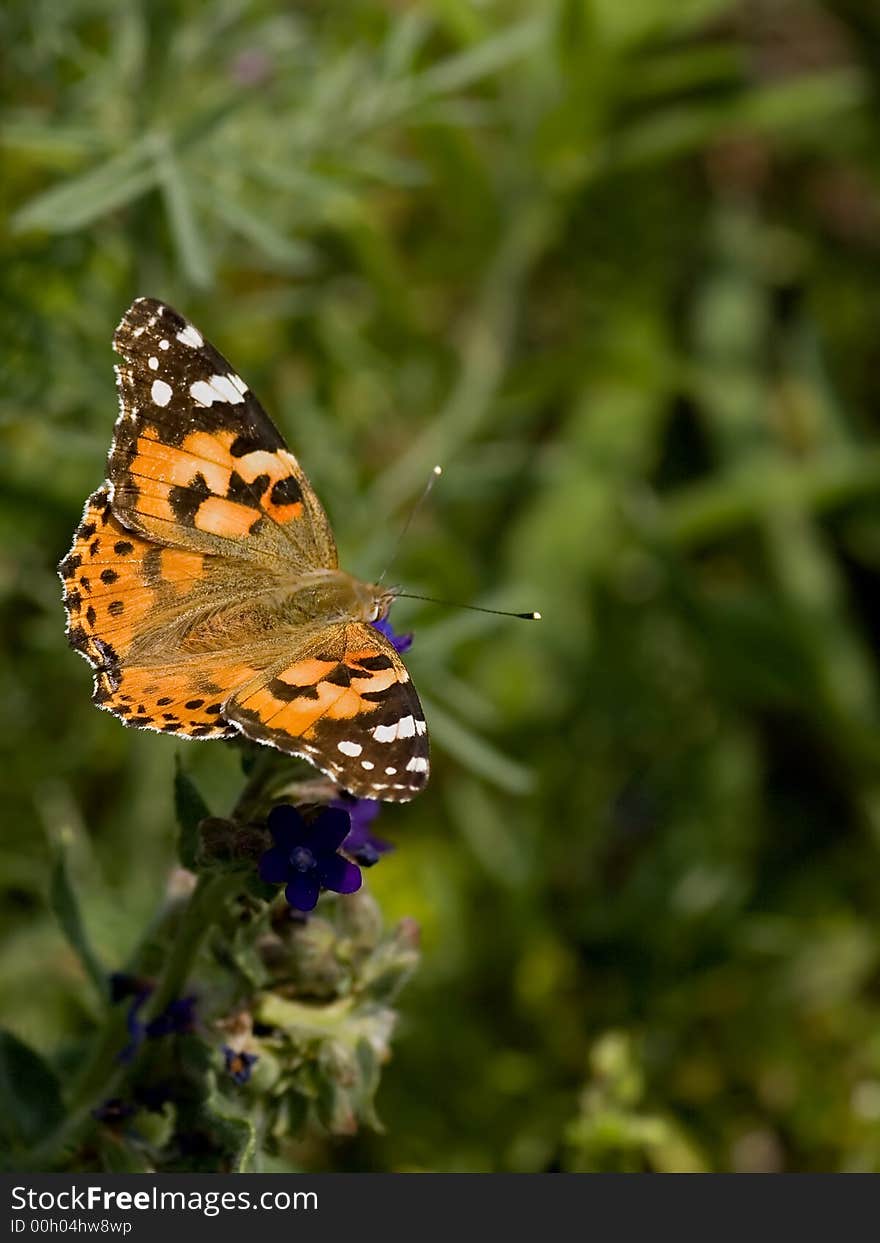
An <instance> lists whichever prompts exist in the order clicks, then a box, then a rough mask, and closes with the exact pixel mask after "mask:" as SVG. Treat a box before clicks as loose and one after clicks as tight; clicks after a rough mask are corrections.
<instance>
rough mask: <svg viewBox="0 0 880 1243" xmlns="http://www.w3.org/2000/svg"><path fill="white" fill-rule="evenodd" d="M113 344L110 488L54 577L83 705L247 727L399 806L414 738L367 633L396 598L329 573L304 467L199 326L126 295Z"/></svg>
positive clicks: (234, 731)
mask: <svg viewBox="0 0 880 1243" xmlns="http://www.w3.org/2000/svg"><path fill="white" fill-rule="evenodd" d="M113 345H114V349H115V350H116V351H117V353H118V354H120V355H121V356H122V359H123V363H122V364H121V365H120V366H117V368H116V376H117V387H118V390H119V402H120V414H119V418H118V420H117V422H116V428H115V433H114V437H113V443H112V446H111V448H110V454H109V458H108V467H107V476H108V477H107V480H106V482H105V483H104V484H102V486H101V487H100V488H98V490H97V491H96V492H94V493H93V494H92V495H91V496H90V497H89V499H88V500H87V501H86V505H85V511H84V513H83V517H82V522H81V523H80V525H79V527H78V528H77V531H76V533H75V536H74V540H73V546H72V547H71V550H70V552H69V553H68V554H67V556H66V557H64V559H63V560H62V561H61V564H60V565H59V567H58V568H59V574H60V575H61V579H62V581H63V583H64V604H65V608H66V611H67V619H68V624H67V633H68V637H69V641H70V644H71V646H72V647H73V648H74V649H75V650H76V651H78V652H79V653H81V655H83V656H84V657H85V658H86V659H87V660H88V661H89V663H90V664H91V665H92V668H93V669H94V673H95V687H94V695H93V699H94V702H95V703H96V704H98V705H99V706H100V707H101V708H104V709H106V710H107V711H109V712H112V713H113V714H114V715H115V716H117V717H119V719H120V720H122V721H123V722H124V723H125V724H126V725H131V726H135V727H138V728H142V729H152V730H157V731H159V732H161V733H165V734H170V735H172V736H174V737H177V738H232V737H236V736H238V735H242V734H243V735H245V736H246V737H247V738H251V739H253V740H255V741H256V742H260V743H266V744H268V745H270V746H274V747H277V748H279V749H280V750H282V751H286V752H289V753H290V754H291V755H297V756H301V757H303V758H305V759H307V760H309V761H310V762H311V763H312V764H314V765H315V766H316V767H317V768H319V769H320V770H321V771H322V772H324V773H326V774H327V775H328V776H330V777H331V778H332V779H333V780H334V781H335V782H336V783H337V784H338V785H339V786H340V788H341V789H343V790H347V791H348V792H349V793H351V794H353V795H355V796H356V797H358V798H370V799H386V800H392V801H404V800H407V799H411V798H412V797H413V796H414V795H416V794H418V793H419V792H420V791H421V790H422V789H423V788H424V786H425V784H426V782H427V780H428V737H427V727H426V724H425V718H424V714H423V712H422V709H421V706H420V704H419V699H418V696H417V694H416V691H415V688H414V687H413V685H412V682H411V681H410V677H409V674H408V672H407V670H406V667H405V665H404V663H403V661H402V660H401V658H400V655H399V654H398V652H397V651H396V650H395V648H394V646H393V645H392V643H391V642H390V641H389V639H388V638H387V637H386V635H385V634H384V633H382V631H380V630H379V629H377V628H376V625H374V624H373V623H380V624H381V623H382V621H383V619H384V618H385V616H386V615H387V612H388V609H389V607H390V605H391V603H392V601H393V599H394V593H393V592H392V591H389V590H387V589H384V588H382V587H381V586H379V585H377V584H373V583H367V582H362V581H361V580H360V579H357V578H354V577H352V576H351V575H350V574H347V573H345V571H343V570H340V569H339V566H338V560H337V553H336V544H335V541H334V538H333V532H332V531H331V529H330V524H329V522H328V520H327V516H326V514H325V512H324V510H323V508H322V506H321V503H320V501H319V500H318V498H317V496H316V495H315V493H314V491H313V490H312V487H311V485H310V483H309V481H308V479H307V478H306V475H305V472H304V471H303V469H302V467H301V466H300V465H299V463H298V461H297V460H296V458H295V457H294V456H293V454H292V453H291V452H290V450H289V449H288V448H287V446H286V445H285V443H284V441H283V439H282V438H281V436H280V435H279V433H278V431H277V430H276V428H275V426H274V424H273V423H272V421H271V419H270V418H269V416H268V415H267V414H266V412H265V411H264V410H263V408H262V406H261V405H260V403H259V402H258V401H257V399H256V397H255V396H254V395H253V393H252V392H251V391H250V389H249V388H248V386H247V385H246V384H245V382H244V381H243V380H242V379H241V378H240V377H239V376H238V375H237V374H236V372H235V371H233V369H232V368H231V367H230V365H229V363H228V362H227V361H226V359H225V358H223V357H222V355H221V354H220V353H219V352H218V351H217V350H216V349H215V348H214V347H213V346H212V345H211V344H210V343H209V342H208V341H206V340H205V338H204V337H203V336H202V334H201V333H200V332H199V331H198V329H197V328H195V327H194V326H193V325H192V324H191V323H189V322H188V321H187V320H186V319H184V317H183V316H182V315H180V314H178V312H177V311H175V310H173V309H172V308H171V307H170V306H167V305H165V304H164V303H162V302H158V301H156V300H155V299H153V298H138V299H137V300H136V301H135V302H133V303H132V305H131V306H130V307H129V309H128V311H127V312H126V314H125V316H124V317H123V319H122V322H121V323H120V325H119V327H118V329H117V330H116V335H115V337H114V339H113Z"/></svg>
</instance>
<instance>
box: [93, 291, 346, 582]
mask: <svg viewBox="0 0 880 1243" xmlns="http://www.w3.org/2000/svg"><path fill="white" fill-rule="evenodd" d="M114 348H115V349H116V350H117V352H118V353H119V354H121V355H122V357H123V359H124V361H123V363H122V364H120V365H119V366H118V367H117V368H116V374H117V386H118V389H119V403H120V415H119V419H118V421H117V424H116V433H115V438H114V441H113V446H112V448H111V451H110V457H109V476H110V482H111V484H112V486H113V493H112V504H113V511H114V513H115V514H116V516H117V517H118V518H119V519H120V520H121V521H122V522H124V523H125V525H126V526H127V527H129V528H131V529H132V530H134V531H138V532H139V533H140V534H142V535H144V536H146V537H147V538H149V539H152V540H156V541H159V542H161V543H167V544H176V545H179V546H182V547H185V548H192V549H195V550H197V551H204V552H213V553H222V552H226V551H228V550H229V548H230V545H232V544H234V545H235V546H236V552H237V555H238V556H241V557H244V558H249V559H253V560H258V561H263V562H265V563H267V564H273V563H274V564H277V562H278V561H279V560H282V559H283V560H287V561H292V562H293V563H295V564H299V565H300V566H304V567H309V566H322V567H333V566H335V565H336V564H337V559H336V546H335V543H334V540H333V535H332V532H331V530H330V525H329V523H328V521H327V517H326V515H325V513H324V510H323V508H322V507H321V504H320V502H319V501H318V499H317V497H316V496H315V493H314V492H313V490H312V488H311V485H310V484H309V481H308V479H307V478H306V475H305V472H304V471H303V470H302V468H301V467H300V465H299V463H298V462H297V460H296V458H295V457H294V456H293V454H292V453H291V452H290V451H289V450H288V449H287V447H286V446H285V444H284V441H283V440H282V438H281V436H280V435H279V433H278V431H277V430H276V428H275V426H274V424H273V423H272V420H271V419H270V418H269V416H268V415H267V414H266V412H265V410H263V408H262V406H261V405H260V403H259V402H258V401H257V399H256V397H255V396H254V395H253V393H252V392H251V391H250V389H249V388H248V386H247V385H246V384H245V382H244V381H243V380H242V379H241V378H240V377H239V376H238V374H237V373H236V372H235V371H234V370H233V369H232V368H231V367H230V365H229V363H228V362H227V361H226V359H225V358H224V357H223V356H222V354H220V353H219V352H218V351H217V350H216V349H214V347H213V346H212V345H211V344H210V343H209V342H207V341H206V340H205V339H204V338H203V337H202V335H201V333H200V332H199V331H198V329H197V328H195V327H194V326H193V325H192V324H190V323H188V322H187V320H185V319H184V318H183V316H182V315H179V314H178V313H177V312H176V311H174V310H173V309H172V308H171V307H169V306H166V305H165V304H164V303H162V302H157V301H156V300H155V299H153V298H139V299H138V300H137V301H136V302H134V303H133V304H132V306H131V307H130V308H129V310H128V312H127V313H126V315H125V317H124V318H123V320H122V322H121V323H120V325H119V327H118V329H117V331H116V336H115V338H114Z"/></svg>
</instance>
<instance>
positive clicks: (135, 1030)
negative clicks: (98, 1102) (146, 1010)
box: [110, 971, 153, 1063]
mask: <svg viewBox="0 0 880 1243" xmlns="http://www.w3.org/2000/svg"><path fill="white" fill-rule="evenodd" d="M152 991H153V985H152V984H151V983H150V981H149V980H142V979H139V978H138V977H137V976H134V975H126V974H125V973H124V972H122V971H114V972H113V974H112V975H111V976H110V1000H111V1002H112V1003H113V1004H114V1005H115V1003H116V1002H118V1001H124V1000H125V998H126V997H130V998H131V1004H130V1005H129V1007H128V1010H127V1012H126V1015H125V1026H126V1028H127V1029H128V1044H126V1046H125V1048H124V1049H122V1050H121V1052H120V1053H119V1056H118V1060H119V1061H120V1062H123V1063H125V1062H130V1061H132V1059H133V1058H134V1055H135V1054H136V1053H137V1051H138V1049H139V1048H140V1046H141V1041H142V1040H143V1038H144V1035H145V1033H146V1028H145V1027H144V1025H143V1023H142V1022H141V1018H140V1012H141V1010H142V1009H143V1007H144V1003H145V1002H146V1000H147V998H148V997H149V995H150V993H151V992H152Z"/></svg>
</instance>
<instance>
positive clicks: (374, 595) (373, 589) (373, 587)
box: [362, 583, 397, 622]
mask: <svg viewBox="0 0 880 1243" xmlns="http://www.w3.org/2000/svg"><path fill="white" fill-rule="evenodd" d="M362 586H363V587H364V589H365V591H366V593H367V594H366V597H365V599H364V600H363V618H364V621H367V622H377V621H383V620H384V619H385V618H386V617H387V616H388V610H389V609H390V608H391V605H392V604H393V603H394V600H395V597H396V595H397V591H396V590H395V589H394V588H393V587H383V586H380V585H379V584H378V583H363V584H362Z"/></svg>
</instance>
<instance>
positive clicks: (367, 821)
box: [330, 798, 394, 868]
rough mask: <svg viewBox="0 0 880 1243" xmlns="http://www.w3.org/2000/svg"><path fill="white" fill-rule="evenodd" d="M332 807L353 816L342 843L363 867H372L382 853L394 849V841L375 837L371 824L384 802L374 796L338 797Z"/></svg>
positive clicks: (345, 849)
mask: <svg viewBox="0 0 880 1243" xmlns="http://www.w3.org/2000/svg"><path fill="white" fill-rule="evenodd" d="M330 806H331V807H340V808H342V810H343V811H347V812H348V814H349V816H350V817H351V830H350V832H349V834H348V837H346V839H345V841H344V842H343V843H342V849H343V850H344V851H345V853H346V854H348V855H351V857H352V858H353V859H356V860H357V861H358V863H359V864H360V865H361V867H364V868H371V867H372V866H373V864H374V863H378V862H379V860H380V859H381V857H382V855H384V854H387V853H388V851H389V850H393V849H394V845H393V843H392V842H386V841H385V839H384V838H382V837H375V836H374V835H373V833H372V830H371V826H372V823H373V821H374V820H375V819H376V817H377V816H378V814H379V812H380V811H381V809H382V804H381V803H380V802H379V801H378V799H374V798H356V799H352V798H349V799H341V798H340V799H336V800H334V802H332V803H331V804H330Z"/></svg>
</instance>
